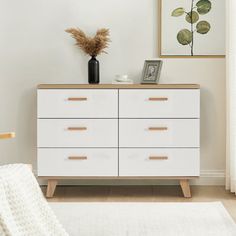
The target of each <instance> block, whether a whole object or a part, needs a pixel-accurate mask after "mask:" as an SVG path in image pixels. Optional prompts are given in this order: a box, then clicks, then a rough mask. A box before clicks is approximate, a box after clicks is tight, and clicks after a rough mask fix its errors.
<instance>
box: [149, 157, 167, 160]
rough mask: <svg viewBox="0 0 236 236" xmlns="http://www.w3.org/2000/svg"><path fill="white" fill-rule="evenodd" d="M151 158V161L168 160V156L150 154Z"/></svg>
mask: <svg viewBox="0 0 236 236" xmlns="http://www.w3.org/2000/svg"><path fill="white" fill-rule="evenodd" d="M149 160H151V161H159V160H168V157H167V156H150V157H149Z"/></svg>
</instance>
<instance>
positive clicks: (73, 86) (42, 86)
mask: <svg viewBox="0 0 236 236" xmlns="http://www.w3.org/2000/svg"><path fill="white" fill-rule="evenodd" d="M38 89H200V85H199V84H39V85H38Z"/></svg>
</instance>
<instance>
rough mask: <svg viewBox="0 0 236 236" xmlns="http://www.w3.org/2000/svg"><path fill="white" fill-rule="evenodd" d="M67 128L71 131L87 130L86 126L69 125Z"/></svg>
mask: <svg viewBox="0 0 236 236" xmlns="http://www.w3.org/2000/svg"><path fill="white" fill-rule="evenodd" d="M67 130H69V131H85V130H87V128H86V127H68V128H67Z"/></svg>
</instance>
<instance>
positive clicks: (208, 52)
mask: <svg viewBox="0 0 236 236" xmlns="http://www.w3.org/2000/svg"><path fill="white" fill-rule="evenodd" d="M225 28H226V27H225V1H224V0H178V1H174V0H159V54H160V57H212V58H213V57H224V56H225Z"/></svg>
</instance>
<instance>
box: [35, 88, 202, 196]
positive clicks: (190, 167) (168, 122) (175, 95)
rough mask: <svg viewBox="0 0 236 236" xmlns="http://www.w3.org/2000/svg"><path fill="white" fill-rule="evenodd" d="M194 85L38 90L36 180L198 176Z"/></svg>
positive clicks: (184, 182)
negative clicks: (37, 177)
mask: <svg viewBox="0 0 236 236" xmlns="http://www.w3.org/2000/svg"><path fill="white" fill-rule="evenodd" d="M199 133H200V86H199V85H194V84H178V85H174V84H173V85H170V84H169V85H168V84H166V85H164V84H162V85H105V84H101V85H56V84H55V85H49V84H48V85H47V84H44V85H39V86H38V137H37V138H38V139H37V146H38V176H39V177H42V178H45V179H47V180H48V188H47V197H52V196H53V193H54V191H55V188H56V185H57V181H58V180H60V179H65V178H66V179H68V178H69V179H75V178H78V179H79V178H86V179H104V178H109V179H130V178H134V179H145V178H146V179H147V178H149V179H160V178H163V179H179V180H180V185H181V187H182V190H183V193H184V196H185V197H190V196H191V193H190V188H189V179H192V178H197V177H199V173H200V142H199V139H200V138H199V137H200V134H199Z"/></svg>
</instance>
